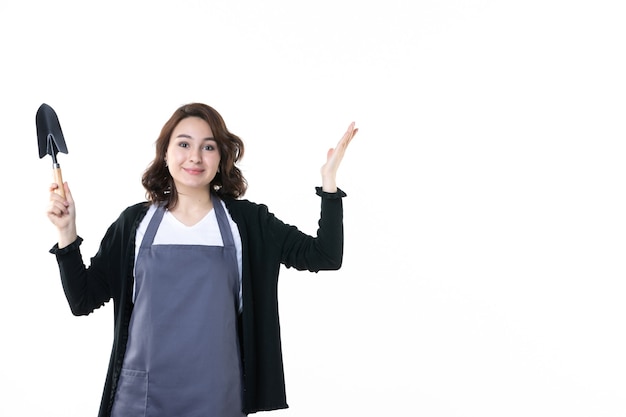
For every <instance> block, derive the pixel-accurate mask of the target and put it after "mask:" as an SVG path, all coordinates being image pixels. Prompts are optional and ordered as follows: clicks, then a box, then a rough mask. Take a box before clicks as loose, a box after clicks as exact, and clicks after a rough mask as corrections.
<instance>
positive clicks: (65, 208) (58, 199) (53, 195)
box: [47, 183, 73, 217]
mask: <svg viewBox="0 0 626 417" xmlns="http://www.w3.org/2000/svg"><path fill="white" fill-rule="evenodd" d="M63 186H64V190H65V198H63V197H62V196H61V195H60V194H58V193H57V192H56V191H57V190H58V189H59V185H58V184H57V183H52V184H50V188H49V191H50V203H49V204H48V211H47V212H48V214H49V215H53V216H57V217H61V216H63V215H67V214H69V207H70V205H71V203H72V202H73V200H72V194H71V193H70V190H69V187H68V185H67V183H65V184H63Z"/></svg>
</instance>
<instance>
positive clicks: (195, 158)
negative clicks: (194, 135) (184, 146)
mask: <svg viewBox="0 0 626 417" xmlns="http://www.w3.org/2000/svg"><path fill="white" fill-rule="evenodd" d="M189 160H190V161H191V162H193V163H196V164H197V163H199V162H200V161H201V160H202V151H201V150H200V149H194V150H192V151H191V152H190V154H189Z"/></svg>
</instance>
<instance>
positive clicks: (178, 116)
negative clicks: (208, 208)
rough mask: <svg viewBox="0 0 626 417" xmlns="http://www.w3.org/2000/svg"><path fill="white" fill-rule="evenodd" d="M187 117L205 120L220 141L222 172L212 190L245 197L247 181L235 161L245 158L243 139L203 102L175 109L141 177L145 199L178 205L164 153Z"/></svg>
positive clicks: (168, 205)
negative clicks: (231, 131) (174, 133)
mask: <svg viewBox="0 0 626 417" xmlns="http://www.w3.org/2000/svg"><path fill="white" fill-rule="evenodd" d="M187 117H199V118H201V119H203V120H204V121H206V122H207V123H208V124H209V126H210V127H211V132H213V138H214V139H215V141H216V142H217V148H218V149H219V153H220V166H219V173H217V174H216V175H215V178H213V180H212V181H211V184H209V190H210V191H211V192H214V193H216V194H217V195H218V196H219V197H232V198H239V197H242V196H243V195H244V194H245V192H246V189H247V188H248V183H247V181H246V179H245V178H244V176H243V174H242V173H241V170H240V169H239V168H237V166H236V165H235V164H236V163H237V162H239V161H240V160H241V158H242V157H243V153H244V146H243V141H242V140H241V139H240V138H239V137H238V136H237V135H234V134H232V133H230V132H229V131H228V129H227V128H226V123H224V119H223V118H222V116H221V115H220V114H219V113H218V112H217V111H216V110H215V109H214V108H212V107H211V106H208V105H206V104H203V103H190V104H185V105H183V106H181V107H179V108H178V109H176V111H175V112H174V114H172V116H171V117H170V119H169V120H168V121H167V122H166V123H165V125H163V128H162V129H161V133H160V134H159V137H158V139H157V140H156V155H155V157H154V160H153V161H152V162H151V163H150V165H148V168H147V169H146V171H145V172H144V174H143V176H142V177H141V184H142V185H143V186H144V188H145V189H146V198H147V199H148V200H149V201H150V202H152V203H165V207H168V208H173V207H175V206H176V203H177V202H178V192H177V191H176V185H175V184H174V180H173V178H172V176H171V175H170V172H169V170H168V169H167V165H166V164H165V155H166V152H167V148H168V146H169V144H170V139H171V136H172V133H173V132H174V129H175V128H176V126H177V125H178V123H180V121H181V120H183V119H185V118H187Z"/></svg>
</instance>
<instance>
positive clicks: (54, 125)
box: [36, 103, 67, 158]
mask: <svg viewBox="0 0 626 417" xmlns="http://www.w3.org/2000/svg"><path fill="white" fill-rule="evenodd" d="M36 125H37V143H38V144H39V157H40V158H43V157H44V156H46V155H52V156H53V157H54V156H55V155H56V153H57V152H62V153H67V145H66V144H65V138H64V137H63V131H62V130H61V124H60V123H59V118H58V117H57V114H56V112H55V111H54V109H53V108H52V107H50V106H49V105H47V104H46V103H43V104H42V105H41V106H39V109H38V110H37V117H36Z"/></svg>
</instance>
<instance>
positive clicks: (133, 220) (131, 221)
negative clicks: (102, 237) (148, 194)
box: [115, 201, 150, 228]
mask: <svg viewBox="0 0 626 417" xmlns="http://www.w3.org/2000/svg"><path fill="white" fill-rule="evenodd" d="M149 207H150V203H149V202H147V201H143V202H141V203H136V204H133V205H131V206H128V207H126V208H125V209H124V210H122V212H121V213H120V215H119V217H118V218H117V221H116V222H115V225H117V227H124V228H126V227H131V228H134V227H136V225H137V224H138V223H139V222H140V221H141V220H142V219H143V218H144V216H145V215H146V213H147V211H148V208H149Z"/></svg>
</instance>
